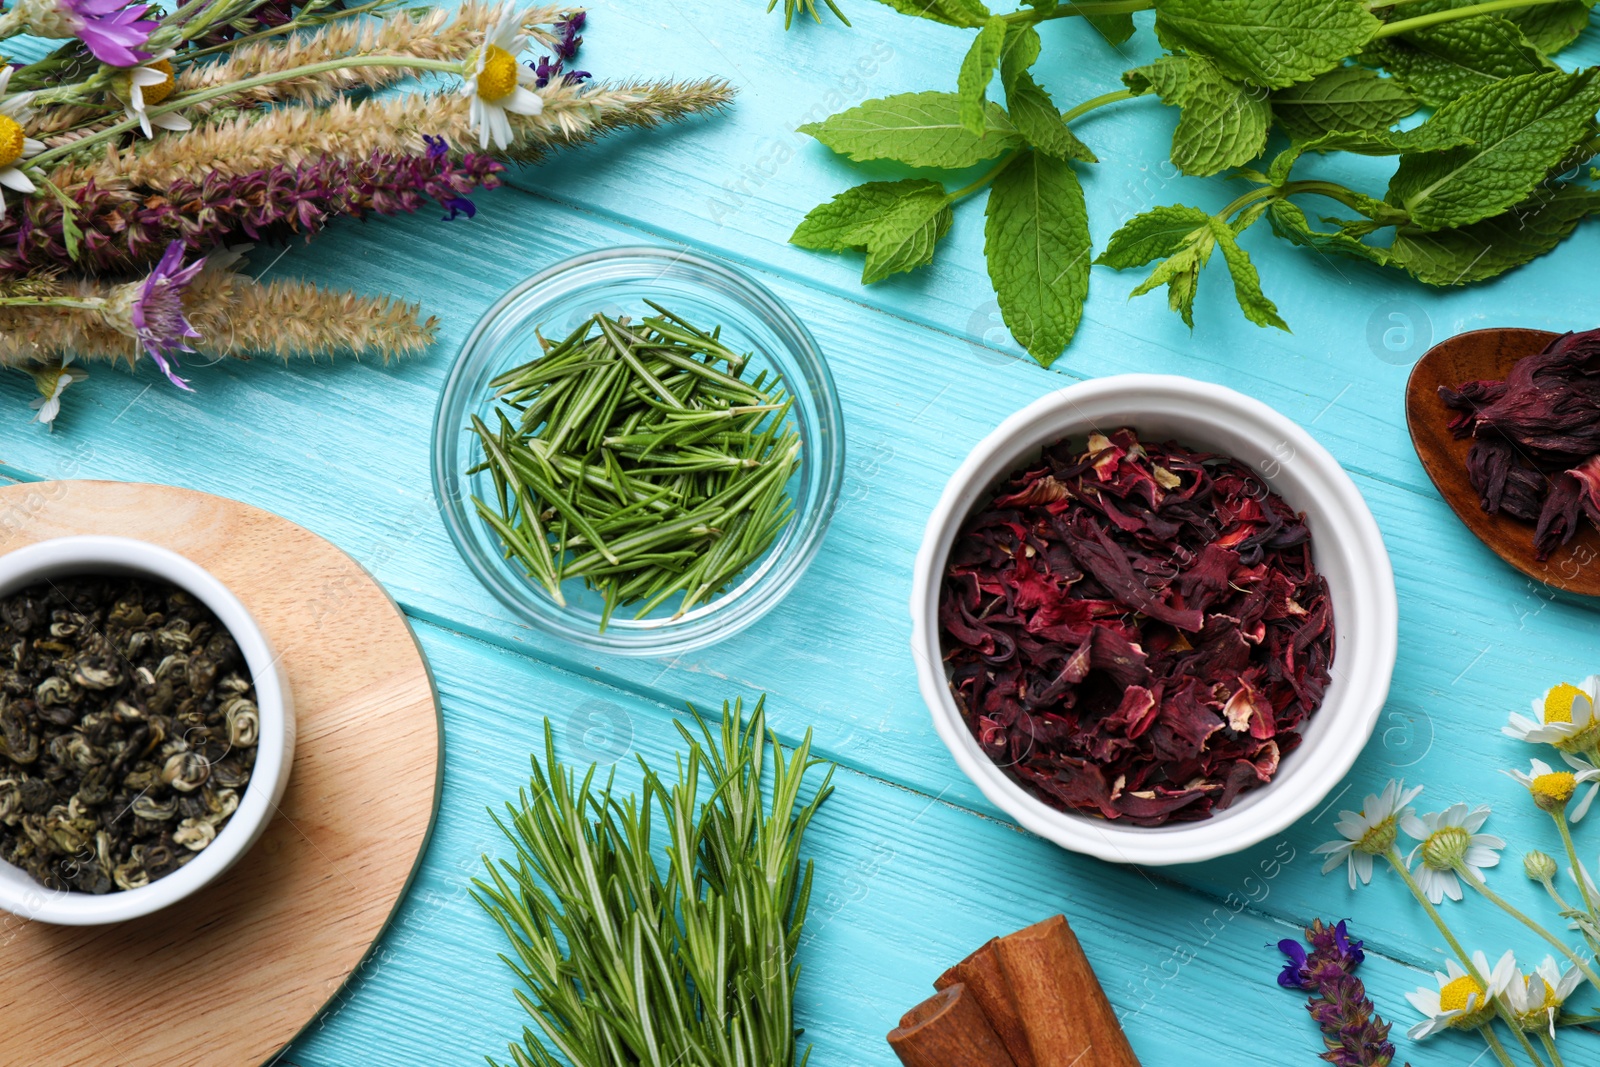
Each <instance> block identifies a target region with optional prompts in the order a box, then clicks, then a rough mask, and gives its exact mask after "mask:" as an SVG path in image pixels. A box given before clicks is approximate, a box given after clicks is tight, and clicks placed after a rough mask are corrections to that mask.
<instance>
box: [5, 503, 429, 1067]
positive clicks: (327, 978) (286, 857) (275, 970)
mask: <svg viewBox="0 0 1600 1067" xmlns="http://www.w3.org/2000/svg"><path fill="white" fill-rule="evenodd" d="M86 533H96V534H121V535H124V536H128V537H137V538H141V539H143V540H146V541H151V542H154V543H156V544H160V545H165V546H166V547H168V548H171V549H173V550H175V551H177V552H180V553H182V554H183V555H185V556H188V557H189V558H190V559H192V560H194V561H195V562H196V563H199V564H200V565H201V566H203V567H205V568H206V569H207V570H209V571H210V572H211V573H212V574H214V575H216V577H217V578H219V579H221V581H222V582H223V583H224V584H226V585H227V586H228V587H229V588H230V589H232V590H233V592H234V593H235V594H236V595H237V596H238V597H239V599H240V600H242V601H244V604H245V606H246V607H247V608H249V609H250V611H251V612H252V613H253V614H254V615H255V617H256V619H257V620H258V621H259V622H260V623H261V626H262V628H263V629H264V630H266V632H267V636H268V637H269V638H270V639H271V641H272V643H273V645H274V647H275V648H276V650H277V652H278V654H279V655H280V656H281V657H282V659H283V663H284V665H285V666H286V668H287V670H288V675H289V685H290V690H291V692H292V693H293V695H294V703H295V709H296V713H297V715H298V719H299V740H298V743H297V745H296V749H295V759H294V769H293V772H292V774H291V776H290V779H289V788H288V791H287V792H286V793H285V794H284V798H283V803H282V804H281V805H280V807H279V811H278V815H277V816H276V817H275V818H274V819H273V821H272V823H271V824H270V825H269V827H268V828H267V831H266V833H265V834H264V835H263V836H262V838H261V840H260V841H258V842H257V843H256V846H255V847H254V848H253V849H251V851H250V852H249V853H248V854H246V855H245V857H244V858H243V859H241V860H240V861H239V862H238V863H237V864H236V865H235V866H234V867H233V869H232V870H230V871H228V873H227V874H225V875H223V876H222V878H221V879H219V880H218V881H217V882H215V883H213V884H212V885H211V886H209V887H207V888H206V889H205V890H202V891H201V892H200V893H199V894H197V895H196V896H195V897H193V898H191V899H190V900H188V901H185V902H184V903H182V904H179V905H176V906H174V907H172V908H168V909H166V910H165V911H161V912H157V913H156V914H154V915H151V916H147V917H146V918H144V919H139V920H135V921H133V922H128V923H122V924H119V925H114V926H102V927H78V928H72V927H61V926H48V925H45V924H43V923H35V922H26V921H24V920H21V919H18V918H15V917H13V916H9V915H5V914H4V913H0V975H3V976H4V980H3V981H0V1019H3V1020H4V1024H3V1025H0V1064H38V1065H46V1064H48V1065H50V1067H56V1065H67V1064H98V1065H103V1067H145V1065H149V1067H157V1065H160V1067H189V1065H196V1067H198V1065H201V1064H204V1065H205V1067H256V1065H257V1064H260V1063H263V1062H264V1061H266V1060H267V1059H268V1058H269V1057H271V1056H272V1055H273V1054H274V1053H275V1052H277V1051H278V1050H279V1049H280V1048H282V1047H283V1046H284V1045H286V1044H288V1042H289V1041H290V1040H291V1039H293V1038H294V1036H295V1035H296V1034H297V1033H299V1032H300V1030H301V1029H302V1028H303V1027H304V1026H305V1025H306V1024H307V1023H309V1022H310V1021H311V1020H312V1018H313V1017H314V1016H315V1015H316V1013H317V1011H318V1010H319V1009H320V1008H321V1007H322V1006H323V1005H324V1004H326V1003H327V1002H328V1001H329V999H331V998H332V997H333V995H334V994H335V993H337V992H338V990H339V988H340V986H341V985H343V983H344V981H345V979H347V978H348V977H349V976H350V974H351V973H352V972H353V971H354V970H355V969H356V967H357V966H358V965H359V964H360V962H361V960H362V958H363V957H364V956H365V955H366V953H367V950H368V949H369V948H370V947H371V945H372V942H373V941H374V940H375V939H376V938H377V937H378V935H379V933H381V932H382V930H383V927H384V924H385V923H386V922H387V921H388V919H389V916H390V913H391V912H393V911H394V909H395V906H396V905H397V904H398V903H399V901H400V898H401V895H402V894H403V893H404V892H405V890H406V886H407V884H408V883H409V882H410V880H411V876H412V873H413V871H414V870H415V869H416V865H417V862H418V860H419V859H420V857H421V854H422V849H423V847H424V846H425V845H426V844H427V840H428V834H429V831H430V830H431V829H432V823H433V815H434V812H435V810H436V808H437V798H438V791H439V776H440V770H441V767H442V760H441V758H440V756H441V752H440V743H441V735H440V724H439V713H438V706H437V702H436V698H435V694H434V690H433V680H432V678H431V677H430V675H429V673H428V665H427V661H426V660H425V659H424V658H423V656H422V650H421V649H420V648H418V647H417V643H416V639H415V638H414V637H413V636H412V633H411V629H410V627H409V626H408V625H407V623H406V620H405V617H404V616H403V615H402V614H401V612H400V609H399V608H398V607H397V606H396V605H395V603H394V601H392V600H390V599H389V596H388V594H387V593H386V592H384V590H383V587H382V586H380V585H379V584H378V583H377V582H376V581H374V580H373V578H372V576H371V575H369V574H367V572H366V571H365V570H363V569H362V567H361V565H360V564H358V563H356V562H355V560H353V559H351V558H350V557H349V556H347V555H345V554H344V553H343V552H342V551H340V550H339V549H337V548H335V547H334V546H333V545H331V544H329V543H328V542H327V541H324V540H323V539H322V538H320V537H318V536H316V535H315V534H313V533H311V532H310V531H308V530H304V529H302V528H301V527H299V526H296V525H295V524H294V523H292V522H289V521H288V520H287V519H282V518H279V517H278V516H276V515H273V514H271V513H269V512H265V511H262V510H260V509H259V508H254V507H251V506H249V505H247V504H241V503H238V502H237V501H233V500H225V499H223V498H221V497H215V496H210V495H208V494H205V493H197V492H194V491H192V490H188V489H175V488H171V487H169V486H162V485H139V484H129V483H123V482H96V481H60V482H41V483H33V484H23V485H12V486H6V487H4V488H0V552H8V551H11V550H12V549H15V548H20V547H21V546H23V545H26V544H31V543H33V542H35V541H41V540H44V539H45V538H49V537H59V536H64V535H67V534H86Z"/></svg>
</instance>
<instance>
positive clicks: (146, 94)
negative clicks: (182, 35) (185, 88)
mask: <svg viewBox="0 0 1600 1067" xmlns="http://www.w3.org/2000/svg"><path fill="white" fill-rule="evenodd" d="M172 54H173V53H172V49H170V48H169V49H167V50H166V51H165V52H162V53H160V54H159V55H154V56H151V57H150V60H149V61H148V62H146V63H141V64H140V65H139V66H137V67H129V68H128V69H127V70H125V71H123V72H122V73H121V74H120V75H119V76H118V78H117V83H116V84H117V98H118V99H119V100H121V101H122V109H123V110H124V111H126V112H127V114H128V117H129V118H130V119H138V120H139V129H141V130H143V131H144V135H145V136H146V137H152V136H154V134H153V132H152V131H151V127H152V126H159V127H160V128H161V129H163V130H187V129H189V126H190V123H189V120H188V119H186V118H184V117H183V116H182V115H180V114H178V113H177V112H176V111H169V112H167V113H166V114H165V115H157V116H156V117H155V118H151V117H150V115H149V112H148V111H147V110H146V109H147V108H151V107H154V106H155V105H157V104H159V103H161V102H162V101H164V100H166V98H167V97H169V96H171V95H172V90H173V89H175V88H176V87H177V84H178V82H177V78H176V76H175V75H174V74H173V70H172Z"/></svg>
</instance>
